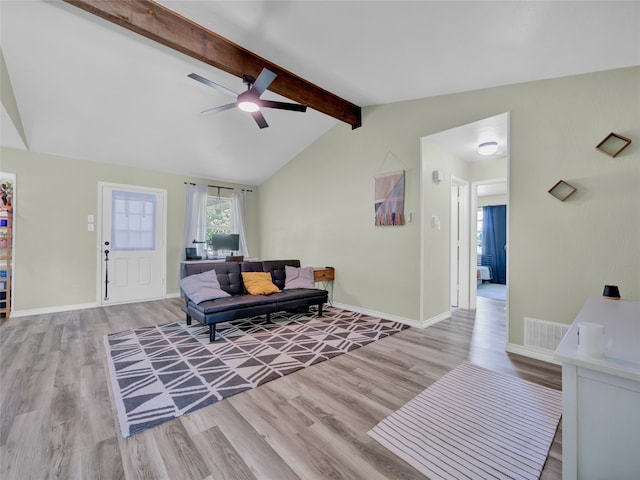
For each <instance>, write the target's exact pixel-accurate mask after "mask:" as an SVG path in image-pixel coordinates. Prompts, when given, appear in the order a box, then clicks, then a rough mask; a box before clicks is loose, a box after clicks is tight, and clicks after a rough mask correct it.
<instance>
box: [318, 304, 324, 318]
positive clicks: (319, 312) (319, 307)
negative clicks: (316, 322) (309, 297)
mask: <svg viewBox="0 0 640 480" xmlns="http://www.w3.org/2000/svg"><path fill="white" fill-rule="evenodd" d="M322 305H323V304H322V303H319V304H318V317H321V316H322Z"/></svg>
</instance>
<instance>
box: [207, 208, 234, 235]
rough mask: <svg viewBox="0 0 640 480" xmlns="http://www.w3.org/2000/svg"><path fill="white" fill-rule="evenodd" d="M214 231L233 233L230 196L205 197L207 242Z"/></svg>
mask: <svg viewBox="0 0 640 480" xmlns="http://www.w3.org/2000/svg"><path fill="white" fill-rule="evenodd" d="M214 233H233V225H232V223H231V198H225V197H218V196H215V197H208V198H207V236H206V240H207V244H209V245H210V244H211V236H212V235H213V234H214Z"/></svg>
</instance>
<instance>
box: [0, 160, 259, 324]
mask: <svg viewBox="0 0 640 480" xmlns="http://www.w3.org/2000/svg"><path fill="white" fill-rule="evenodd" d="M0 155H1V157H0V158H1V164H0V170H2V171H4V172H11V173H15V174H16V187H17V188H16V194H17V195H16V200H15V207H16V220H15V232H16V242H15V282H14V300H15V301H14V305H13V308H14V310H15V311H20V310H33V309H47V308H54V307H61V306H74V305H83V304H91V303H94V302H95V301H96V298H97V293H96V292H97V273H96V269H97V255H99V253H100V250H101V248H100V247H99V246H98V243H97V241H98V239H97V236H96V235H97V232H96V231H94V232H88V231H87V215H88V214H93V215H96V219H97V214H98V212H97V208H98V207H97V206H98V182H100V181H102V182H111V183H121V184H128V185H139V186H145V187H153V188H160V189H166V190H167V204H168V205H167V294H169V295H170V294H177V293H178V277H179V262H180V258H181V253H182V236H183V230H184V211H185V186H184V182H185V181H199V182H202V183H210V184H211V183H213V184H215V185H223V186H233V185H230V184H228V183H224V182H219V181H215V180H206V179H194V178H191V177H186V176H181V175H175V174H169V173H161V172H153V171H149V170H140V169H135V168H129V167H121V166H114V165H107V164H103V163H97V162H90V161H86V160H74V159H70V158H65V157H59V156H53V155H43V154H37V153H30V152H25V151H21V150H14V149H6V148H3V149H2V150H1V151H0ZM250 188H251V189H252V190H253V193H249V194H247V217H248V218H247V224H248V225H247V237H248V243H249V249H250V250H251V254H252V255H259V251H258V250H257V249H258V248H259V241H258V237H257V234H258V228H257V223H258V221H257V200H258V195H259V191H258V190H259V189H258V188H257V187H250ZM211 193H212V194H214V192H211Z"/></svg>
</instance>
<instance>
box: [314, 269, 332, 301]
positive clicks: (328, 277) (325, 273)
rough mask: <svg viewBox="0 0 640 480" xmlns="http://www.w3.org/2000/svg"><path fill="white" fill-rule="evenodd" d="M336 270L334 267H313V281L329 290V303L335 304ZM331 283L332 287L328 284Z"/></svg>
mask: <svg viewBox="0 0 640 480" xmlns="http://www.w3.org/2000/svg"><path fill="white" fill-rule="evenodd" d="M335 278H336V270H335V268H333V267H316V268H314V269H313V281H314V282H316V283H320V284H322V288H324V289H325V290H328V291H329V305H331V306H333V281H334V280H335ZM329 284H331V289H330V290H329V288H328V286H329Z"/></svg>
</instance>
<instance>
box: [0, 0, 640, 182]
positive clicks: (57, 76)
mask: <svg viewBox="0 0 640 480" xmlns="http://www.w3.org/2000/svg"><path fill="white" fill-rule="evenodd" d="M161 3H163V4H165V5H166V6H168V7H169V8H172V9H173V10H175V11H177V12H178V13H180V14H182V15H184V16H186V17H188V18H190V19H191V20H193V21H195V22H196V23H199V24H201V25H203V26H205V27H207V28H209V29H211V30H213V31H214V32H216V33H219V34H221V35H222V36H224V37H226V38H228V39H230V40H232V41H234V42H235V43H238V44H240V45H242V46H244V47H245V48H248V49H249V50H252V51H253V52H255V53H257V54H259V55H261V56H263V57H265V58H267V59H269V60H270V61H272V62H274V63H276V64H278V65H280V66H282V67H284V68H286V69H288V70H290V71H292V72H294V73H296V74H297V75H299V76H301V77H303V78H305V79H306V80H308V81H310V82H312V83H315V84H316V85H319V86H321V87H323V88H325V89H326V90H329V91H331V92H333V93H335V94H337V95H339V96H341V97H343V98H345V99H347V100H349V101H351V102H353V103H356V104H358V105H361V106H363V107H364V106H368V105H375V104H382V103H389V102H396V101H401V100H408V99H414V98H422V97H429V96H434V95H441V94H447V93H453V92H460V91H466V90H474V89H479V88H485V87H492V86H499V85H505V84H510V83H517V82H524V81H529V80H537V79H544V78H553V77H558V76H565V75H572V74H578V73H586V72H592V71H598V70H606V69H612V68H619V67H626V66H631V65H639V64H640V33H639V31H640V29H639V28H638V25H639V24H640V2H638V1H627V2H612V1H601V2H598V1H583V2H565V1H548V2H545V1H535V2H529V1H513V2H485V1H466V2H463V1H456V2H446V1H442V2H434V1H407V2H402V1H332V2H325V1H289V2H280V1H257V2H238V1H236V2H232V1H226V2H222V1H169V0H164V1H162V2H161ZM0 16H1V25H0V26H1V37H0V39H1V40H0V47H1V48H2V52H3V54H4V57H5V60H6V64H7V68H8V71H9V76H10V79H11V84H12V86H13V90H14V94H15V97H16V101H17V105H18V108H19V110H20V115H21V118H22V124H23V126H24V131H25V134H26V138H27V143H28V148H29V150H31V151H34V152H43V153H49V154H55V155H63V156H67V157H72V158H79V159H86V160H93V161H100V162H111V163H115V164H121V165H132V166H139V167H142V168H149V169H154V170H161V171H168V172H177V173H181V174H184V175H190V176H198V177H207V178H216V179H220V180H229V181H235V182H239V183H246V184H260V183H262V182H263V181H264V180H266V179H268V178H269V177H270V176H271V175H273V174H274V173H275V172H276V171H277V170H278V169H280V168H281V167H282V166H283V165H285V164H286V163H287V162H288V161H289V160H290V159H291V158H293V157H294V156H295V155H296V154H298V153H299V152H300V151H302V150H303V149H305V148H306V147H307V146H308V145H309V144H311V143H312V142H313V141H315V140H316V139H317V138H318V137H319V136H321V135H322V134H323V133H324V132H326V131H327V130H328V129H329V128H331V127H332V126H333V125H335V124H336V123H337V121H336V120H334V119H332V118H330V117H327V116H326V115H324V114H321V113H318V112H316V111H311V110H308V111H307V112H306V113H297V112H283V111H276V110H269V109H268V110H265V113H264V115H265V117H266V119H267V121H268V122H269V125H270V127H269V128H266V129H263V130H260V129H258V128H257V126H256V125H255V123H254V122H253V120H252V119H251V118H250V117H249V116H248V115H247V114H245V113H242V112H239V111H236V110H230V111H227V112H223V113H220V114H218V115H209V116H203V115H200V114H199V113H198V112H200V111H202V110H205V109H207V108H211V107H214V106H217V105H220V104H223V103H228V101H229V97H227V96H225V95H223V94H220V93H218V92H216V91H215V90H213V89H211V88H208V87H206V86H204V85H202V84H200V83H197V82H195V81H193V80H191V79H189V78H187V75H188V74H189V73H191V72H195V73H198V74H200V75H202V76H204V77H206V78H209V79H211V80H213V81H215V82H217V83H220V84H223V85H225V86H227V87H228V88H231V89H232V90H235V91H241V90H242V89H243V85H242V82H241V80H240V79H239V78H237V77H233V76H231V75H228V74H226V73H224V72H221V71H219V70H216V69H214V68H213V67H210V66H207V65H204V64H201V63H199V62H198V61H196V60H193V59H191V58H189V57H186V56H184V55H182V54H179V53H177V52H174V51H172V50H170V49H168V48H166V47H164V46H161V45H159V44H156V43H154V42H152V41H150V40H147V39H145V38H143V37H141V36H139V35H137V34H134V33H132V32H129V31H128V30H125V29H123V28H121V27H118V26H116V25H113V24H111V23H109V22H107V21H105V20H102V19H100V18H98V17H95V16H93V15H90V14H88V13H86V12H84V11H81V10H79V9H78V8H76V7H73V6H71V5H68V4H66V3H63V2H61V1H41V0H38V1H36V0H32V1H24V0H20V1H6V0H1V3H0ZM264 97H265V98H274V99H280V100H283V99H282V98H281V97H278V96H276V95H274V94H272V93H269V92H266V93H265V95H264ZM1 119H2V131H1V134H2V135H1V142H2V145H3V146H11V147H16V145H17V146H20V143H21V141H20V139H19V136H17V132H16V130H15V129H14V128H13V127H12V125H10V121H9V125H8V124H7V115H6V113H5V112H3V113H2V117H1ZM343 128H345V129H350V127H349V126H348V125H343ZM362 128H366V124H365V125H364V126H363V127H362ZM416 141H419V140H418V139H416Z"/></svg>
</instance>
